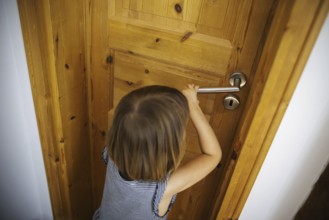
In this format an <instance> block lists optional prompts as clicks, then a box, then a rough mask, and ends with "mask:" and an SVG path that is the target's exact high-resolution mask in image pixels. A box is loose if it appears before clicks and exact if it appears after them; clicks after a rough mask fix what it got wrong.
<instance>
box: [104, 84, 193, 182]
mask: <svg viewBox="0 0 329 220" xmlns="http://www.w3.org/2000/svg"><path fill="white" fill-rule="evenodd" d="M188 117H189V110H188V103H187V100H186V98H185V96H184V95H183V94H182V93H181V92H180V91H179V90H177V89H174V88H170V87H166V86H147V87H143V88H140V89H137V90H134V91H132V92H130V93H129V94H128V95H126V96H124V97H123V98H122V99H121V101H120V102H119V104H118V106H117V108H116V110H115V114H114V119H113V123H112V127H111V129H110V131H109V142H108V154H109V156H110V157H111V159H112V160H113V162H114V163H115V164H116V166H117V167H118V169H119V171H120V173H121V174H122V175H123V176H125V177H127V178H129V179H133V180H161V179H165V178H166V175H167V173H168V172H171V171H173V170H174V169H176V168H177V166H178V165H179V163H180V161H181V159H182V156H183V154H184V151H185V149H183V147H182V145H183V139H184V135H185V128H186V124H187V121H188Z"/></svg>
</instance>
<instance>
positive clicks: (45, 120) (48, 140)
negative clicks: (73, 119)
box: [18, 0, 329, 219]
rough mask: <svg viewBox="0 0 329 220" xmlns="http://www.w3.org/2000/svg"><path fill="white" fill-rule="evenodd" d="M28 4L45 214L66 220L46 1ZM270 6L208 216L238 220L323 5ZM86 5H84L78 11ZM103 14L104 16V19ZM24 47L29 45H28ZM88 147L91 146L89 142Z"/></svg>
mask: <svg viewBox="0 0 329 220" xmlns="http://www.w3.org/2000/svg"><path fill="white" fill-rule="evenodd" d="M35 2H36V3H39V4H35V5H39V6H38V7H37V8H33V11H34V12H35V13H34V14H29V12H30V11H31V6H30V5H29V4H27V3H25V1H22V0H18V6H19V13H20V18H21V24H22V30H23V38H24V45H25V51H26V57H27V61H28V68H29V75H30V79H31V88H32V94H33V100H34V105H35V109H36V116H37V121H38V128H39V133H40V139H41V140H40V141H41V146H42V152H43V159H44V163H45V168H46V174H47V180H48V187H49V192H50V198H51V203H52V211H53V215H54V218H55V219H68V218H69V219H71V218H72V216H74V210H72V201H73V200H72V198H71V197H70V196H71V194H70V189H69V184H68V179H67V175H68V173H69V172H70V170H68V169H70V168H69V167H68V166H66V164H65V163H59V161H65V160H66V155H65V152H64V153H63V146H62V145H63V142H62V141H61V140H59V137H60V136H61V135H60V134H61V133H62V132H63V130H62V128H61V123H60V121H61V117H62V114H63V112H60V109H59V108H60V107H59V103H58V99H57V96H56V94H57V93H58V91H57V90H58V81H57V80H54V79H56V71H58V70H57V69H56V67H55V66H54V59H55V58H54V55H53V47H54V45H55V44H56V42H55V41H56V39H53V37H52V36H53V33H52V30H51V28H50V27H49V25H51V20H50V19H51V18H50V16H49V0H48V1H38V0H35ZM275 2H276V3H275V4H276V5H275V7H276V10H275V11H273V13H274V14H273V19H272V20H271V26H270V29H269V30H268V32H267V36H266V37H267V39H266V43H265V45H264V48H263V52H262V54H261V55H260V62H259V63H258V67H257V68H256V75H255V77H254V79H253V85H255V86H253V88H252V89H251V92H250V95H249V97H248V101H247V104H246V107H245V111H244V113H243V116H242V119H241V121H240V124H239V126H238V130H237V135H236V137H235V141H234V145H233V147H234V149H240V150H237V151H236V152H237V157H238V159H237V160H235V161H234V162H232V163H231V164H230V168H229V169H228V170H231V172H229V173H228V174H227V175H230V176H231V179H230V181H229V182H228V184H227V186H226V187H227V190H226V194H225V196H224V200H223V202H222V205H221V208H220V209H219V211H218V210H214V212H213V215H212V216H213V218H217V219H238V217H239V215H240V213H241V211H242V209H243V206H244V204H245V202H246V200H247V197H248V195H249V193H250V191H251V188H252V186H253V183H254V182H255V180H256V177H257V175H258V173H259V171H260V169H261V166H262V163H263V161H264V159H265V157H266V154H267V152H268V150H269V148H270V145H271V143H272V141H273V138H274V136H275V134H276V131H277V129H278V127H279V124H280V122H281V120H282V117H283V115H284V113H285V110H286V108H287V106H288V104H289V101H290V99H291V97H292V94H293V92H294V90H295V87H296V85H297V83H298V80H299V78H300V75H301V73H302V71H303V68H304V66H305V64H306V62H307V59H308V57H309V54H310V52H311V50H312V48H313V45H314V43H315V41H316V38H317V36H318V34H319V32H320V30H321V26H322V24H323V22H324V20H325V18H326V16H327V13H328V8H329V0H314V1H308V0H289V1H285V0H278V1H275ZM78 3H80V2H77V4H78ZM89 3H90V2H89V1H88V0H85V5H86V7H85V8H86V10H87V8H88V7H87V5H89ZM100 8H101V6H100ZM103 8H104V7H103ZM106 10H107V9H106ZM301 15H302V16H301ZM85 16H87V18H85V19H86V26H87V27H86V35H87V36H85V40H86V45H87V46H86V57H87V58H86V64H85V65H86V66H87V73H86V77H87V81H86V82H87V83H89V80H90V66H89V65H90V63H89V62H90V61H89V58H90V51H89V47H88V45H89V44H90V38H91V37H90V36H89V35H90V34H91V32H92V31H91V28H92V27H91V24H92V21H90V18H88V16H90V12H86V13H85ZM103 17H104V18H106V14H105V15H104V16H103ZM33 21H38V22H33ZM100 31H103V30H100ZM31 33H32V34H31ZM33 33H34V34H33ZM94 33H96V32H94ZM101 40H102V38H101ZM34 42H39V43H38V44H35V43H34ZM31 45H34V46H33V47H31ZM40 54H41V55H40ZM42 54H43V55H45V56H42ZM45 73H50V74H45ZM45 86H46V87H48V86H50V87H51V91H54V93H50V94H48V95H47V96H43V94H40V91H43V90H42V89H43V88H45ZM87 88H88V93H89V94H88V96H89V98H90V96H91V95H92V94H91V93H92V92H93V90H92V89H93V88H90V86H89V85H88V86H87ZM88 108H89V109H88V110H89V116H90V117H91V115H92V108H91V107H90V106H88ZM106 121H107V120H105V123H106ZM49 122H50V123H49ZM91 126H92V122H91V118H89V129H90V130H91ZM44 128H47V129H44ZM90 136H92V135H90ZM87 141H88V140H87ZM54 143H56V144H54ZM90 143H92V141H91V140H90ZM91 148H92V147H91ZM91 150H92V149H91ZM91 155H93V154H91ZM91 160H92V158H91ZM86 184H90V185H89V186H87V187H90V188H92V187H93V186H92V183H86ZM72 213H73V214H72Z"/></svg>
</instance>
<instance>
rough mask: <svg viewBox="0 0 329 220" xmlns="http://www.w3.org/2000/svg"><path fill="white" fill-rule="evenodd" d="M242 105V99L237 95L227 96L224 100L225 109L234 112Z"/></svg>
mask: <svg viewBox="0 0 329 220" xmlns="http://www.w3.org/2000/svg"><path fill="white" fill-rule="evenodd" d="M239 105H240V99H239V97H238V96H236V95H227V96H225V98H224V107H225V108H226V109H229V110H234V109H236V108H237V107H238V106H239Z"/></svg>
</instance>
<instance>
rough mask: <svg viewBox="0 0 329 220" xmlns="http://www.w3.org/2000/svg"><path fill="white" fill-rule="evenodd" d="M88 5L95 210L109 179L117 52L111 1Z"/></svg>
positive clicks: (88, 81) (87, 3) (90, 114)
mask: <svg viewBox="0 0 329 220" xmlns="http://www.w3.org/2000/svg"><path fill="white" fill-rule="evenodd" d="M85 8H86V14H85V16H86V17H85V18H86V50H87V52H86V53H87V59H86V64H87V88H88V112H89V126H90V133H89V136H90V148H91V161H92V163H91V170H92V188H93V190H92V191H93V193H92V195H93V211H94V210H96V209H97V208H98V207H99V205H100V202H101V198H102V192H103V185H104V180H105V166H104V164H103V162H102V160H101V152H102V148H103V146H104V144H105V140H106V133H107V129H108V125H107V112H108V111H109V110H110V109H111V108H112V97H113V95H112V94H113V91H112V84H113V80H112V78H113V76H112V75H111V68H112V63H111V59H114V55H113V54H112V52H111V50H110V48H109V47H108V19H107V18H108V9H109V7H108V1H103V0H95V1H94V0H87V1H86V2H85ZM109 57H111V58H109Z"/></svg>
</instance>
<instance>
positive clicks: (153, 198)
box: [93, 152, 176, 220]
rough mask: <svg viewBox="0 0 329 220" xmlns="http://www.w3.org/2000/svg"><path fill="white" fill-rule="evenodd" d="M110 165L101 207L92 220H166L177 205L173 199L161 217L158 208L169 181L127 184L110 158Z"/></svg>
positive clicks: (174, 197) (130, 182)
mask: <svg viewBox="0 0 329 220" xmlns="http://www.w3.org/2000/svg"><path fill="white" fill-rule="evenodd" d="M103 159H104V160H105V161H106V162H107V169H106V178H105V185H104V191H103V198H102V202H101V206H100V207H99V209H97V210H96V212H95V213H94V216H93V220H105V219H106V220H121V219H122V220H153V219H162V220H165V219H167V215H168V212H169V210H170V208H171V207H172V205H173V204H174V202H175V199H176V195H175V196H173V198H172V199H171V202H170V205H169V208H168V210H167V212H166V214H165V215H164V216H162V217H160V216H159V214H158V207H159V203H160V201H161V198H162V196H163V193H164V191H165V189H166V184H167V181H168V179H169V175H168V176H167V178H166V180H165V181H161V182H150V181H135V180H133V181H127V180H125V179H123V178H122V177H121V175H120V173H119V170H118V168H117V167H116V165H115V164H114V163H113V161H112V160H111V159H110V158H105V157H104V152H103Z"/></svg>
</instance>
